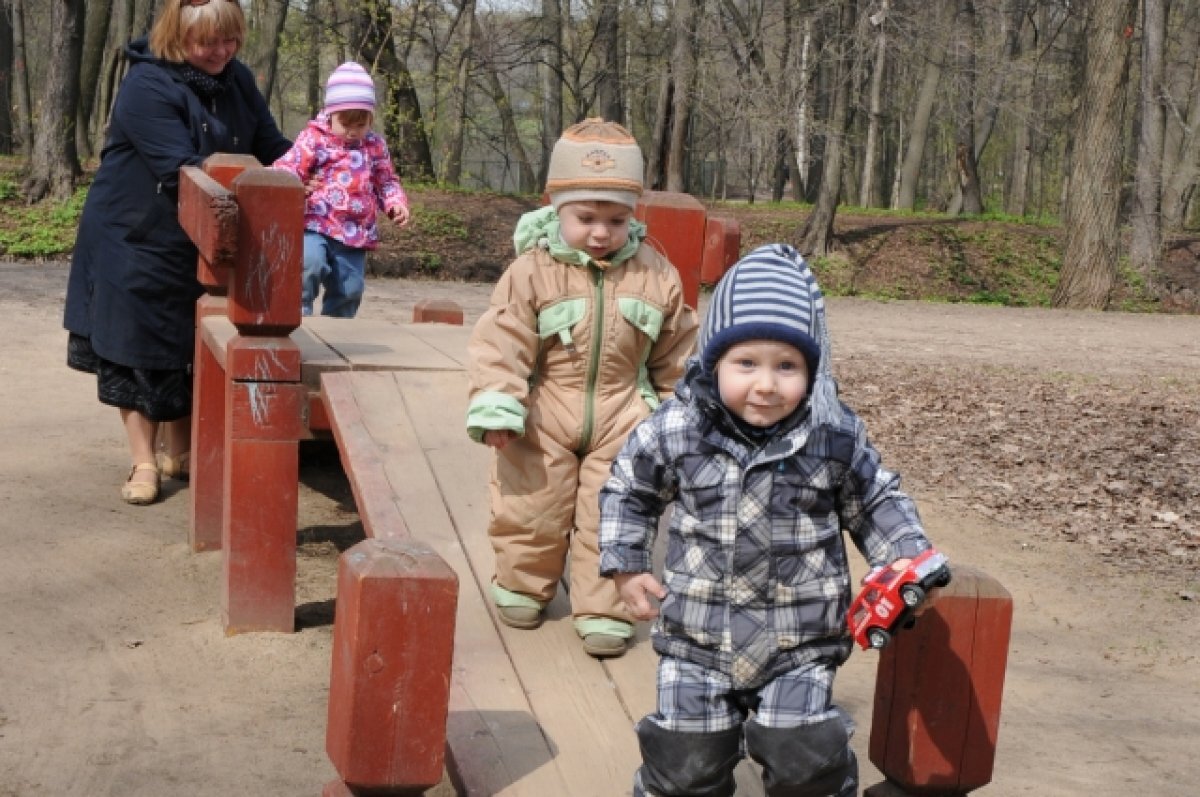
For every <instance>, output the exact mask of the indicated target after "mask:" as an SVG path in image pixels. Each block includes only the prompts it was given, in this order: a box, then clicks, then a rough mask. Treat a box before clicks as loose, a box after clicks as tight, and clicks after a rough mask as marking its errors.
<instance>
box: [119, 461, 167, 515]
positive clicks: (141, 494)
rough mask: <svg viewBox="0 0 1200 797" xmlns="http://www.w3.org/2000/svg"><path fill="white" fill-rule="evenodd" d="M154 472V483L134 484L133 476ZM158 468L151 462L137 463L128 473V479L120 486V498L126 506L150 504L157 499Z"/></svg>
mask: <svg viewBox="0 0 1200 797" xmlns="http://www.w3.org/2000/svg"><path fill="white" fill-rule="evenodd" d="M148 470H149V471H154V481H149V482H135V481H133V476H134V474H135V473H139V472H142V471H148ZM158 480H159V475H158V466H157V465H155V464H154V463H153V462H139V463H138V464H136V465H134V466H133V468H132V469H131V470H130V471H129V478H128V479H126V481H125V483H124V484H123V485H121V498H122V499H123V500H124V501H125V503H127V504H139V505H142V504H152V503H154V501H155V499H157V498H158Z"/></svg>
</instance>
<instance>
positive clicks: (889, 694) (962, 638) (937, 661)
mask: <svg viewBox="0 0 1200 797" xmlns="http://www.w3.org/2000/svg"><path fill="white" fill-rule="evenodd" d="M953 570H954V580H953V581H952V582H951V583H950V585H949V586H947V587H944V588H942V589H940V590H937V591H935V592H934V593H932V594H931V596H930V602H929V605H928V608H927V609H926V610H925V611H924V612H923V613H922V614H921V616H920V617H919V618H918V620H917V623H916V625H915V626H913V627H912V628H911V629H908V630H905V631H902V632H900V633H898V634H897V635H896V637H895V638H894V639H893V640H892V642H891V644H889V645H888V646H887V647H886V648H884V649H883V651H881V653H880V657H879V669H878V673H877V675H876V681H875V705H874V711H873V716H872V721H871V739H870V746H869V755H870V759H871V762H872V763H873V764H875V766H876V767H878V769H879V771H880V772H882V773H883V774H884V775H885V776H886V777H887V779H888V780H887V781H886V782H885V783H881V784H878V785H877V786H873V787H871V788H869V789H867V790H866V791H865V792H864V797H893V796H894V797H903V795H906V794H937V795H943V796H944V797H957V796H958V795H965V794H967V793H968V792H970V791H972V790H974V789H977V788H979V787H980V786H984V785H986V784H987V783H989V782H990V781H991V779H992V765H993V762H994V761H995V757H996V734H997V730H998V728H999V724H1000V701H1001V696H1002V693H1003V691H1004V670H1005V666H1006V663H1007V661H1008V641H1009V634H1010V631H1011V627H1012V596H1011V595H1009V593H1008V591H1007V590H1005V589H1004V587H1003V586H1001V585H1000V583H999V582H997V581H996V580H995V579H993V578H991V577H990V576H988V575H987V574H985V573H983V572H981V571H979V570H976V569H974V568H971V567H965V566H961V565H960V566H954V568H953Z"/></svg>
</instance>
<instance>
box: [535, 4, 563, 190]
mask: <svg viewBox="0 0 1200 797" xmlns="http://www.w3.org/2000/svg"><path fill="white" fill-rule="evenodd" d="M542 38H543V40H544V42H545V44H544V46H543V55H542V59H543V65H542V69H541V72H542V157H541V160H540V161H539V163H538V184H539V185H545V184H546V172H547V171H548V170H549V168H550V152H551V150H553V149H554V142H556V141H558V137H559V135H561V134H562V131H563V128H564V125H563V95H562V91H563V38H562V6H561V5H559V0H542Z"/></svg>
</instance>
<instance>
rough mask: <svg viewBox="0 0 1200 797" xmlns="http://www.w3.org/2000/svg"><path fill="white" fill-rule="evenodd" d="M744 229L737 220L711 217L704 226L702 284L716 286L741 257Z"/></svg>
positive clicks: (701, 264)
mask: <svg viewBox="0 0 1200 797" xmlns="http://www.w3.org/2000/svg"><path fill="white" fill-rule="evenodd" d="M741 246H742V227H741V225H740V224H738V222H737V219H727V218H721V217H719V216H709V217H708V220H707V222H706V223H705V225H704V254H703V256H702V259H701V261H700V284H701V285H716V284H717V283H718V282H720V281H721V277H722V276H724V274H725V272H726V271H727V270H728V269H729V267H730V266H732V265H733V264H734V263H736V262H737V259H738V256H739V255H741Z"/></svg>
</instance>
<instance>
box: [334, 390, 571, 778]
mask: <svg viewBox="0 0 1200 797" xmlns="http://www.w3.org/2000/svg"><path fill="white" fill-rule="evenodd" d="M394 377H395V374H393V373H388V372H354V373H350V374H340V375H336V376H334V379H335V380H344V381H345V382H348V383H349V384H350V385H351V389H352V392H353V395H354V400H355V402H356V404H357V408H358V413H359V415H360V417H361V419H362V422H363V424H364V425H365V427H366V428H367V431H368V432H369V435H370V437H371V438H373V439H374V441H375V442H376V444H377V445H378V448H379V462H381V463H382V467H383V469H384V472H385V474H386V477H387V479H388V481H389V482H390V483H391V485H392V488H393V491H394V493H395V495H396V504H397V508H398V509H399V511H400V512H401V514H402V516H403V518H404V522H405V525H406V526H407V527H408V529H409V531H410V533H412V534H413V535H414V537H416V538H418V539H420V540H421V541H423V542H425V543H426V544H428V545H429V546H430V547H432V548H433V549H434V550H435V551H437V553H438V554H439V555H440V556H441V557H442V558H443V559H444V560H445V561H446V562H447V564H449V565H450V566H451V567H452V568H454V570H455V572H456V573H458V576H459V603H458V615H457V621H456V628H455V647H454V664H453V676H452V678H453V680H452V684H451V698H450V715H449V717H448V719H447V728H446V733H447V745H448V747H449V750H450V756H451V762H450V764H451V767H452V768H453V769H454V770H455V771H456V772H457V773H458V778H459V780H460V783H459V786H460V788H461V789H462V790H463V791H464V792H465V793H467V794H470V795H504V796H505V797H541V795H547V794H571V793H572V792H571V790H570V789H569V788H568V787H567V786H566V784H565V782H564V781H563V780H562V779H561V777H560V773H559V770H558V767H557V766H556V765H555V764H554V757H555V753H554V750H553V748H552V747H551V746H550V745H549V744H548V743H547V740H546V738H545V736H544V735H543V734H542V731H541V729H540V728H539V726H538V723H537V721H536V719H535V716H534V711H533V709H532V708H531V706H530V702H529V700H528V699H527V697H526V694H525V691H524V689H523V687H522V684H521V681H520V678H519V676H518V674H517V673H516V671H515V670H514V668H513V666H512V664H511V662H510V661H509V659H508V655H507V652H506V650H505V648H504V645H503V643H502V641H501V639H500V637H499V636H498V635H497V633H496V627H495V624H494V623H493V621H492V618H491V615H490V613H489V609H488V606H487V604H486V603H485V598H484V596H483V595H482V594H481V592H480V590H479V587H478V582H477V580H476V579H475V578H474V576H473V574H472V572H471V566H470V563H469V562H468V561H467V558H466V557H465V556H464V554H463V550H462V546H461V545H460V542H459V536H458V533H457V532H456V530H455V529H454V527H453V525H452V523H451V519H450V517H449V515H448V514H447V512H446V508H445V506H444V504H443V503H442V500H441V498H440V496H439V494H438V485H437V483H436V482H435V481H434V478H433V474H432V473H431V472H430V469H429V465H428V462H427V461H426V459H425V455H424V453H423V452H422V450H421V444H420V442H419V440H418V439H417V435H416V433H415V431H414V428H413V423H412V421H411V419H410V418H409V417H408V414H407V411H406V409H405V406H404V402H403V401H401V400H400V390H399V388H398V387H397V385H396V383H395V381H394ZM426 399H428V397H426Z"/></svg>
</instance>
